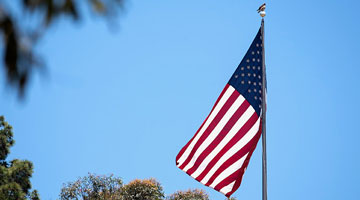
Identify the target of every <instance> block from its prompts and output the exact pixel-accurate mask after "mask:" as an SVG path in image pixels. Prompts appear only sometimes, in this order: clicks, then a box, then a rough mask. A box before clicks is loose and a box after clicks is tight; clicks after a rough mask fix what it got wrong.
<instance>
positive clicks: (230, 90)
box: [177, 87, 235, 167]
mask: <svg viewBox="0 0 360 200" xmlns="http://www.w3.org/2000/svg"><path fill="white" fill-rule="evenodd" d="M234 90H235V89H234V88H233V87H228V89H227V90H226V92H225V93H224V95H223V96H222V98H221V99H220V101H219V102H218V104H217V105H216V107H215V108H214V110H213V112H211V114H210V116H209V118H208V120H206V122H205V124H204V126H203V127H202V128H201V130H200V131H199V133H198V134H197V135H196V137H195V138H194V140H193V141H192V142H191V143H190V145H189V146H188V147H187V148H186V150H185V152H184V153H183V155H182V156H181V157H180V158H179V160H178V161H177V162H178V164H177V166H178V167H179V166H181V165H182V164H183V163H184V162H185V160H186V158H187V157H188V156H189V154H190V152H191V150H192V149H193V147H194V145H195V144H196V143H197V141H198V140H199V138H200V137H201V135H202V134H203V133H204V131H205V130H206V129H207V127H208V126H209V124H210V123H211V122H212V121H213V119H214V118H215V116H216V115H217V114H218V112H219V111H220V109H221V108H222V107H223V106H224V104H225V102H226V101H227V100H228V99H229V97H230V96H231V94H232V93H233V92H234Z"/></svg>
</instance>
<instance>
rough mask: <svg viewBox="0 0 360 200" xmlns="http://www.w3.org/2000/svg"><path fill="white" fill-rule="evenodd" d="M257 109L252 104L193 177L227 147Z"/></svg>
mask: <svg viewBox="0 0 360 200" xmlns="http://www.w3.org/2000/svg"><path fill="white" fill-rule="evenodd" d="M254 112H255V110H254V108H252V107H251V106H249V107H248V109H247V110H246V111H245V112H244V113H243V115H241V117H240V118H239V119H238V121H237V122H236V123H235V125H234V126H233V127H232V128H231V130H230V131H229V133H228V134H227V135H226V136H225V138H223V140H222V141H221V142H220V143H219V144H218V145H217V146H216V148H215V149H214V150H213V151H212V152H211V153H209V155H207V156H206V158H205V159H204V160H203V161H202V163H201V164H200V166H199V167H198V169H197V170H196V171H195V172H194V173H192V174H191V176H192V177H193V178H196V177H198V176H199V175H200V174H201V173H202V172H203V170H204V169H205V168H206V166H207V165H208V164H209V163H210V162H211V160H212V159H214V157H215V156H216V155H217V154H218V153H219V152H220V151H221V150H222V149H223V148H224V147H225V145H226V144H227V143H228V142H229V141H230V140H231V139H232V138H233V137H234V136H235V135H236V133H237V132H238V131H239V130H240V128H241V127H242V126H244V124H245V123H246V122H247V121H248V120H249V118H250V117H251V116H252V115H253V114H254Z"/></svg>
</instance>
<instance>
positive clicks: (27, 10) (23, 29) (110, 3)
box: [0, 0, 124, 95]
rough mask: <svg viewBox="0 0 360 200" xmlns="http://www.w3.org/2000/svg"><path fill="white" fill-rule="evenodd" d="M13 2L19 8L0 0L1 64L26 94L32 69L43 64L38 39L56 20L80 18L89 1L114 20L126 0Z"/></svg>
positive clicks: (11, 82) (98, 13) (99, 13)
mask: <svg viewBox="0 0 360 200" xmlns="http://www.w3.org/2000/svg"><path fill="white" fill-rule="evenodd" d="M9 2H10V1H9ZM14 2H15V3H14ZM12 3H13V4H16V3H18V5H17V6H16V8H18V10H17V11H14V10H11V9H10V8H9V6H7V5H6V3H5V2H4V1H0V34H1V35H2V36H3V37H2V41H3V42H0V49H1V51H2V54H3V56H2V59H3V62H2V63H1V64H0V65H3V67H4V68H5V70H4V71H5V73H6V78H7V80H8V83H9V85H11V86H13V87H16V88H17V90H18V91H19V94H20V95H23V94H24V90H25V86H26V85H27V83H28V80H29V77H30V75H31V73H32V71H34V69H35V68H39V67H43V66H44V63H43V62H42V61H41V59H40V58H39V56H38V55H37V54H36V52H35V46H36V43H37V42H38V41H39V40H40V39H41V37H42V36H43V35H44V33H45V32H46V30H47V29H48V28H49V27H50V26H51V25H52V24H53V23H54V22H56V21H57V20H58V19H60V18H61V17H63V16H67V17H70V19H72V20H73V21H79V20H80V19H81V12H80V10H82V9H80V8H79V7H80V5H87V6H88V7H90V8H91V9H90V12H91V13H93V14H95V15H96V16H100V17H103V18H106V19H108V20H111V19H112V18H113V16H116V14H117V13H118V11H119V10H121V8H123V5H124V0H22V1H12ZM21 9H22V10H21ZM19 10H20V12H19ZM82 11H83V10H82ZM15 13H22V14H23V15H24V16H19V15H21V14H17V15H16V14H15ZM23 17H26V18H27V20H31V23H30V25H29V24H24V22H23V20H22V18H23ZM65 19H69V18H65ZM34 24H35V25H34Z"/></svg>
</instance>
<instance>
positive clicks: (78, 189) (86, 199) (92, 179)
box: [60, 173, 123, 200]
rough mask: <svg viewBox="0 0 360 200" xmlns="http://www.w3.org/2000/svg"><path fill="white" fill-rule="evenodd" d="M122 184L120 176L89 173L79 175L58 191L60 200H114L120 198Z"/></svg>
mask: <svg viewBox="0 0 360 200" xmlns="http://www.w3.org/2000/svg"><path fill="white" fill-rule="evenodd" d="M122 186H123V181H122V180H121V178H118V177H114V176H113V175H110V176H97V175H95V174H90V173H89V175H88V176H84V177H80V178H78V179H77V180H76V181H75V182H69V183H67V184H65V185H64V186H63V188H62V189H61V192H60V199H61V200H70V199H83V200H115V199H120V190H121V187H122Z"/></svg>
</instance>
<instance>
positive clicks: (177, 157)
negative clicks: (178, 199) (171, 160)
mask: <svg viewBox="0 0 360 200" xmlns="http://www.w3.org/2000/svg"><path fill="white" fill-rule="evenodd" d="M228 88H229V84H226V86H225V87H224V89H223V90H222V92H221V94H220V96H219V97H218V98H217V100H216V102H215V104H214V106H213V107H212V109H211V111H210V113H209V115H208V116H207V117H206V119H205V121H204V122H203V123H202V124H201V126H200V128H199V129H198V130H197V131H196V133H195V135H194V136H193V137H192V138H191V140H190V141H189V142H188V143H187V144H186V145H185V146H184V147H183V148H182V149H181V150H180V152H179V153H178V155H177V156H176V160H175V162H176V165H178V163H177V160H179V159H180V157H181V156H182V155H183V153H184V152H185V150H186V149H187V148H188V146H189V145H190V143H191V142H192V141H193V139H194V138H195V137H196V135H197V134H198V133H199V131H200V130H201V128H202V127H203V126H204V124H205V122H206V121H207V119H208V118H209V116H210V115H211V113H212V112H213V110H214V108H215V107H216V105H217V104H218V103H219V101H220V99H221V98H222V97H223V96H224V93H225V91H226V90H227V89H228Z"/></svg>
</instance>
